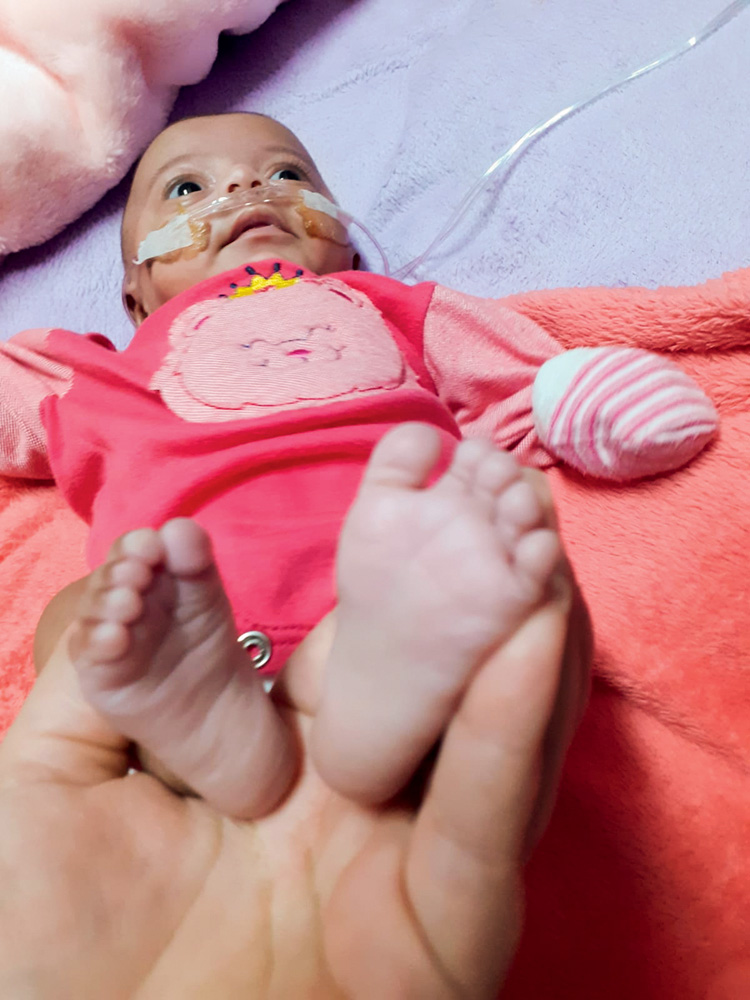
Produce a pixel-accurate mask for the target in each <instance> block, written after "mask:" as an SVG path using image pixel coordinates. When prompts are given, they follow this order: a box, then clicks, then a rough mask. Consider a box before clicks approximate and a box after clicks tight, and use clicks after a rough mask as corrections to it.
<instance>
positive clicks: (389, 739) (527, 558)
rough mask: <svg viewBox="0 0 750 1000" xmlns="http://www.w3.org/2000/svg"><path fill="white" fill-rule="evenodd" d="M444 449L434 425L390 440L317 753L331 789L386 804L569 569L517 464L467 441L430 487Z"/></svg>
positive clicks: (357, 514)
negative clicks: (489, 662) (489, 661)
mask: <svg viewBox="0 0 750 1000" xmlns="http://www.w3.org/2000/svg"><path fill="white" fill-rule="evenodd" d="M439 449H440V442H439V438H438V435H437V433H436V432H435V431H434V430H433V429H432V428H430V427H427V426H425V425H420V424H407V425H404V426H402V427H399V428H397V429H396V430H394V431H392V432H390V433H389V434H388V435H386V436H385V438H383V440H382V441H381V442H380V444H379V445H378V447H377V448H376V449H375V452H374V453H373V456H372V458H371V460H370V464H369V466H368V469H367V472H366V475H365V478H364V480H363V484H362V488H361V491H360V493H359V496H358V498H357V500H356V501H355V503H354V505H353V507H352V509H351V512H350V514H349V517H348V519H347V522H346V524H345V527H344V530H343V533H342V537H341V543H340V547H339V556H338V582H339V606H338V616H337V631H336V637H335V639H334V644H333V649H332V652H331V657H330V660H329V665H328V669H327V671H326V677H325V686H324V692H323V698H322V702H321V707H320V710H319V713H318V716H317V718H316V721H315V726H314V729H313V752H314V755H315V760H316V764H317V766H318V768H319V769H320V771H321V773H322V775H323V777H324V778H325V780H326V781H328V783H329V784H331V785H332V786H333V787H334V788H336V789H337V790H338V791H340V792H341V793H343V794H345V795H349V796H352V797H355V798H358V799H360V800H364V801H368V802H373V803H375V802H381V801H385V800H387V799H388V798H390V797H391V796H393V795H394V794H395V793H396V792H397V791H398V790H399V789H400V788H401V787H402V786H403V785H404V784H405V783H406V782H407V781H408V780H409V778H410V777H411V775H412V773H413V772H414V769H415V768H416V766H417V765H418V763H419V761H420V760H421V759H422V757H423V756H424V755H425V753H426V752H427V751H428V750H429V748H430V747H431V746H432V745H433V743H434V742H435V740H436V739H437V738H438V737H439V736H440V733H441V732H442V730H443V728H444V726H445V725H446V723H447V721H448V720H449V718H450V716H451V714H452V713H453V712H454V711H455V709H456V706H457V704H458V701H459V699H460V697H461V695H462V693H463V691H464V689H465V687H466V684H467V682H468V680H469V679H470V677H471V676H472V674H473V673H474V671H475V670H477V669H478V668H479V667H480V666H481V664H482V662H483V661H484V660H485V659H486V658H487V657H488V656H489V655H490V654H491V653H493V652H494V651H496V650H497V649H498V647H500V646H501V645H502V644H503V643H504V642H506V641H507V640H509V639H510V638H511V636H513V634H514V633H515V632H516V630H517V629H518V627H519V626H520V625H521V623H523V622H527V620H528V619H529V618H530V617H531V616H533V615H534V613H535V612H536V611H538V610H539V609H540V608H541V607H542V605H543V603H544V601H545V599H546V598H547V597H548V596H549V592H550V581H551V578H552V576H553V574H554V573H555V571H556V569H557V568H558V567H559V566H560V562H561V548H560V543H559V539H558V536H557V534H556V532H555V531H554V530H552V528H551V527H550V526H549V525H548V523H547V519H546V514H545V505H544V504H543V502H542V501H541V499H540V495H539V490H538V488H535V487H533V486H532V485H531V483H530V482H529V481H528V479H527V477H526V475H525V474H524V471H523V470H522V469H521V468H520V466H519V465H518V464H517V462H516V461H515V460H514V459H513V458H512V457H511V456H510V455H509V454H507V453H505V452H500V451H498V450H497V449H495V448H494V447H492V446H491V445H490V444H488V443H485V442H481V441H463V442H461V443H460V444H459V445H458V447H457V448H456V451H455V454H454V457H453V461H452V463H451V465H450V467H449V469H448V471H447V472H446V473H445V474H444V475H443V476H442V477H441V478H440V479H439V480H438V482H436V483H435V484H434V485H432V486H430V487H425V482H426V480H427V479H428V477H429V475H430V473H431V471H432V469H433V468H434V466H435V463H436V461H437V458H438V455H439ZM546 621H547V619H546V618H545V617H544V616H541V615H540V617H539V628H540V629H543V630H544V629H545V628H546V625H545V622H546ZM524 634H526V635H528V636H529V651H530V654H531V651H532V649H533V655H534V656H538V655H539V650H540V649H542V650H545V655H549V656H550V657H556V658H557V659H558V660H559V659H560V657H561V650H560V645H559V637H558V636H557V635H555V636H550V641H549V643H548V644H547V646H545V643H544V640H542V642H541V643H540V642H539V641H538V637H534V641H533V642H532V641H531V640H532V636H533V623H532V627H531V628H529V627H525V629H524ZM516 655H518V651H517V650H516Z"/></svg>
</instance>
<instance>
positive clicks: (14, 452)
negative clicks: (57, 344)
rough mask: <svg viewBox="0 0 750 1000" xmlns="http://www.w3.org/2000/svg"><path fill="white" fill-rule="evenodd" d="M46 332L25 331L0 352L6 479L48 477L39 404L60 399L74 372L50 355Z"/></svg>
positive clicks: (0, 432) (1, 464) (0, 462)
mask: <svg viewBox="0 0 750 1000" xmlns="http://www.w3.org/2000/svg"><path fill="white" fill-rule="evenodd" d="M49 332H50V331H49V330H25V331H24V332H23V333H19V334H18V336H16V337H14V338H13V340H12V341H11V342H10V343H7V344H3V345H2V349H0V468H2V471H3V473H4V474H5V475H8V476H24V477H27V478H29V479H50V478H51V476H52V473H51V472H50V467H49V462H48V460H47V434H46V431H45V430H44V427H43V426H42V415H41V404H42V400H43V399H45V398H46V397H47V396H49V395H50V394H52V395H60V396H62V395H65V393H66V392H67V390H68V389H69V388H70V385H71V382H72V378H73V369H72V368H71V367H70V365H66V364H63V363H62V362H60V361H59V360H58V359H57V358H55V357H53V356H52V355H50V353H49V349H48V336H49Z"/></svg>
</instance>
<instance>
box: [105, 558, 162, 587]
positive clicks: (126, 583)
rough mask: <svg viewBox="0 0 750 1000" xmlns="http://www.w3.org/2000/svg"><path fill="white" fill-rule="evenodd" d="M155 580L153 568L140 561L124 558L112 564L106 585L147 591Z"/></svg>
mask: <svg viewBox="0 0 750 1000" xmlns="http://www.w3.org/2000/svg"><path fill="white" fill-rule="evenodd" d="M153 579H154V571H153V569H152V567H151V566H150V565H149V564H148V563H145V562H143V561H142V560H140V559H132V558H123V559H119V560H118V561H117V562H114V563H111V564H110V566H109V569H108V573H107V579H106V584H107V586H109V587H113V588H114V587H130V588H131V589H132V590H140V591H143V590H146V588H147V587H148V586H149V585H150V584H151V582H152V581H153Z"/></svg>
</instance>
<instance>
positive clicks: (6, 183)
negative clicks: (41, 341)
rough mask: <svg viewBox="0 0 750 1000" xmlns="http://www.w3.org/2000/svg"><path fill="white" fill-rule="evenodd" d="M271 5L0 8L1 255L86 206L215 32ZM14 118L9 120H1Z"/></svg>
mask: <svg viewBox="0 0 750 1000" xmlns="http://www.w3.org/2000/svg"><path fill="white" fill-rule="evenodd" d="M278 3H279V0H212V2H211V3H205V2H203V0H180V2H179V3H177V2H175V0H76V2H75V5H74V7H73V8H71V5H70V4H69V3H67V4H66V3H60V2H58V0H23V2H19V0H0V25H2V27H1V28H0V78H1V79H2V81H3V106H4V108H5V109H6V111H5V113H4V114H3V118H2V125H1V126H0V174H1V175H2V178H3V183H2V185H1V186H0V254H5V253H8V252H10V251H12V250H19V249H21V248H22V247H27V246H32V245H33V244H35V243H41V242H43V241H44V240H46V239H47V238H48V237H50V236H52V235H54V233H56V232H58V231H59V230H60V229H62V227H63V226H65V225H66V224H67V223H69V222H72V221H73V220H74V219H75V218H77V217H78V216H79V215H80V214H81V213H82V212H84V211H85V210H86V209H87V208H90V207H91V206H92V205H93V204H94V203H95V202H97V201H98V200H99V198H100V197H101V196H102V195H103V194H104V192H105V191H107V190H108V189H109V188H111V187H113V186H114V185H115V184H116V183H117V182H118V181H119V180H120V179H121V178H122V177H123V176H124V175H125V172H126V171H127V170H128V168H129V167H130V165H131V164H132V162H133V161H134V160H135V158H136V156H137V155H138V154H139V153H140V152H141V151H142V150H143V148H144V147H145V146H146V144H147V143H148V142H149V141H150V140H151V139H152V138H153V137H154V136H155V135H156V133H157V132H158V131H159V129H160V128H161V127H162V126H163V125H164V123H165V121H166V118H167V115H168V113H169V111H170V109H171V107H172V104H173V102H174V99H175V97H176V96H177V90H178V88H179V87H181V86H183V85H184V84H189V83H197V82H198V80H201V79H202V78H203V77H204V76H206V74H207V73H208V71H209V69H210V68H211V64H212V63H213V61H214V59H215V58H216V50H217V44H218V37H219V34H220V33H221V32H223V31H229V32H234V33H243V32H248V31H252V30H253V29H254V28H256V27H257V26H258V25H259V24H261V23H262V22H263V21H265V19H266V18H267V17H268V16H269V14H270V13H271V12H272V11H273V10H274V9H275V8H276V7H277V6H278ZM11 109H12V110H11Z"/></svg>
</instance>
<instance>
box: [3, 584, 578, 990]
mask: <svg viewBox="0 0 750 1000" xmlns="http://www.w3.org/2000/svg"><path fill="white" fill-rule="evenodd" d="M570 600H571V595H570V593H568V592H566V593H561V594H560V596H559V598H558V599H557V600H556V602H555V603H553V604H550V605H549V606H548V607H547V608H545V610H544V612H543V614H544V615H545V616H546V618H545V621H544V623H543V624H544V628H543V629H540V628H539V621H538V616H537V618H536V619H535V621H536V626H535V627H536V634H537V635H538V639H536V638H535V637H534V636H533V635H529V634H527V635H522V634H521V633H519V634H518V635H517V636H516V638H515V639H514V640H512V641H511V642H510V643H509V644H507V645H506V646H505V647H504V648H503V649H502V650H500V651H498V652H497V653H496V654H495V655H494V656H493V657H491V658H490V659H489V660H488V662H487V663H486V664H485V666H484V667H483V668H482V669H481V670H480V671H479V672H478V673H477V675H476V676H475V677H474V679H473V681H472V683H471V686H470V687H469V689H468V690H467V692H466V693H465V695H464V698H463V700H462V702H461V704H460V706H458V707H457V710H456V713H455V716H454V718H453V719H452V721H451V724H450V726H449V727H448V729H447V730H446V733H445V736H444V739H443V742H442V746H441V748H440V752H439V754H438V755H437V760H436V763H435V764H434V767H433V770H432V773H431V776H430V778H429V781H427V782H425V783H423V786H422V788H421V790H419V791H417V790H414V794H413V795H412V796H411V798H410V799H409V798H408V797H406V796H405V797H404V799H403V801H401V802H399V803H392V804H389V805H388V806H386V807H383V808H378V809H370V808H363V807H361V806H358V805H356V804H354V803H352V802H350V801H347V800H344V799H342V798H341V797H340V796H338V795H336V794H335V793H333V792H332V791H330V789H328V788H327V787H326V786H325V785H324V784H323V782H322V781H321V780H320V778H319V777H318V776H317V775H316V773H315V771H314V769H313V767H312V765H311V763H310V761H309V759H308V757H307V754H306V751H305V742H306V736H307V733H308V731H309V728H310V721H311V717H312V716H313V714H314V712H315V706H316V700H317V691H318V688H319V681H320V670H321V668H320V664H322V663H324V662H325V654H326V651H327V648H328V645H329V641H330V631H331V623H330V621H326V622H324V623H323V624H322V626H321V627H319V629H318V630H316V632H314V633H313V634H312V636H310V638H309V639H308V641H307V642H306V643H305V644H304V645H303V647H301V649H300V651H299V652H298V654H297V655H296V657H295V658H294V660H293V661H292V662H291V663H290V665H289V667H288V668H287V671H286V675H285V678H284V680H283V682H282V683H281V684H279V685H277V690H276V692H275V697H276V698H277V699H279V701H280V702H281V703H283V704H284V705H285V707H284V711H285V712H288V713H289V719H290V723H291V724H292V725H293V726H294V727H295V730H296V732H297V733H298V734H299V740H300V746H301V752H302V757H303V760H304V763H303V766H302V769H301V773H300V777H299V780H298V781H297V783H296V785H295V787H294V789H293V791H292V793H291V794H290V795H289V796H288V798H287V800H286V801H285V802H284V803H283V804H282V805H281V806H280V807H279V808H278V809H277V810H276V811H275V812H274V813H273V814H272V815H270V816H267V817H266V818H264V819H262V820H260V821H256V822H235V821H231V820H228V819H226V818H223V817H221V816H219V815H218V814H216V813H215V812H214V811H212V810H211V809H210V808H209V807H208V806H207V805H206V804H205V803H203V802H202V801H199V800H197V799H194V798H184V797H181V796H179V795H176V794H174V793H173V792H171V791H169V790H168V789H166V788H165V787H164V786H163V785H162V784H161V783H160V782H159V781H157V780H156V779H155V778H153V777H151V776H149V775H146V774H137V775H132V774H131V775H128V774H127V771H128V754H127V749H128V748H127V743H126V741H125V740H124V739H122V738H121V737H120V736H118V735H117V734H116V733H114V732H113V731H112V730H111V729H109V728H108V726H107V725H106V724H105V723H104V722H103V721H102V719H101V718H100V717H99V716H98V715H97V714H96V712H94V710H93V709H91V708H90V707H89V706H88V705H87V704H86V703H85V702H84V701H83V698H82V697H81V695H80V691H79V687H78V682H77V678H76V677H75V675H74V673H73V672H72V669H71V668H69V667H67V666H66V665H65V658H63V657H55V656H53V658H52V660H51V661H50V663H49V665H48V667H47V668H46V669H45V672H44V674H43V675H42V676H41V678H40V679H39V681H38V682H37V686H36V687H35V689H34V691H33V692H32V694H31V696H30V698H29V699H28V701H27V703H26V704H25V706H24V708H23V710H22V712H21V714H20V716H19V718H18V720H17V721H16V723H15V724H14V725H13V727H11V730H10V731H9V733H8V735H7V737H6V739H5V741H4V742H3V744H2V747H0V997H2V998H3V1000H5V998H8V1000H11V998H13V1000H15V998H20V997H24V998H25V997H29V998H34V1000H46V998H47V997H50V998H54V1000H67V998H68V997H70V998H75V1000H88V998H92V1000H93V998H95V1000H103V998H107V1000H119V998H123V1000H124V998H129V1000H130V998H138V1000H151V998H154V1000H157V998H158V1000H172V998H174V1000H189V998H192V997H195V998H204V997H205V998H211V1000H218V998H221V1000H233V998H235V997H236V998H243V1000H248V998H264V1000H265V998H276V997H278V998H284V1000H288V998H292V997H294V998H295V1000H305V998H325V1000H328V998H331V1000H333V998H338V997H347V998H350V997H353V998H357V1000H360V998H362V1000H369V998H371V997H372V998H376V1000H383V998H384V997H388V998H393V1000H398V998H402V997H403V998H410V1000H411V998H422V997H424V998H429V1000H440V998H466V1000H468V998H471V1000H474V998H477V1000H478V998H484V997H493V996H495V995H496V993H497V990H498V986H499V985H500V983H501V982H502V979H503V977H504V974H505V971H506V969H507V967H508V964H509V962H510V960H511V958H512V955H513V952H514V950H515V946H516V943H517V937H518V933H519V928H520V910H521V902H522V894H521V888H520V872H521V866H522V861H523V857H524V855H525V852H526V850H527V847H528V844H529V841H530V838H533V837H534V836H535V835H536V833H537V832H538V831H539V829H540V828H541V826H542V825H543V822H544V817H545V815H546V813H547V812H548V809H549V806H550V802H551V798H552V794H553V790H554V787H555V785H556V781H557V775H558V772H559V764H560V760H561V758H562V753H563V750H564V747H565V746H566V744H567V741H568V739H569V737H570V733H571V728H572V724H571V719H572V717H573V716H575V715H576V712H577V707H578V705H579V698H580V692H581V689H582V683H583V673H584V669H585V655H584V653H583V652H582V650H581V649H578V648H575V649H574V648H572V646H574V645H575V643H574V642H572V640H571V639H570V638H568V639H567V640H566V636H567V634H568V633H567V611H568V608H569V604H570ZM524 627H527V626H524ZM579 634H580V633H579ZM550 637H552V640H550ZM566 641H567V642H568V647H569V648H568V656H567V658H566V667H565V669H564V670H563V672H562V682H561V673H560V669H559V663H560V658H561V657H560V652H561V650H562V648H563V646H564V645H565V643H566ZM530 642H531V644H532V646H533V644H534V643H536V644H537V646H538V655H536V656H529V655H528V652H529V648H530V647H529V644H530ZM521 647H523V648H524V655H523V657H521V656H520V653H519V650H520V649H521Z"/></svg>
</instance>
